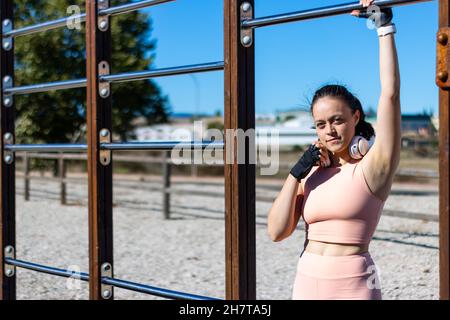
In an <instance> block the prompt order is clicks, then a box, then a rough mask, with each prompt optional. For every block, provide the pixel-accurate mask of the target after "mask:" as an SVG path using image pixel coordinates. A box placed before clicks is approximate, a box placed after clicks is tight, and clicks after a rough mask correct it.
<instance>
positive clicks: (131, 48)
mask: <svg viewBox="0 0 450 320" xmlns="http://www.w3.org/2000/svg"><path fill="white" fill-rule="evenodd" d="M127 2H129V1H118V0H113V1H111V6H115V5H119V4H123V3H127ZM14 5H15V8H14V12H15V17H14V28H20V27H23V26H28V25H32V24H36V23H40V22H44V21H49V20H55V19H59V18H61V17H66V16H70V15H73V14H74V12H73V11H70V12H68V11H67V9H68V7H69V6H71V5H78V6H79V8H80V11H81V12H85V1H67V0H52V1H29V0H17V1H15V2H14ZM110 21H111V32H112V39H113V40H112V43H111V47H112V63H111V73H113V74H114V73H120V72H127V71H139V70H149V69H150V67H151V65H152V62H153V60H154V57H155V56H154V51H155V48H156V43H155V40H153V39H151V36H150V35H151V31H152V27H151V21H150V19H149V17H148V15H147V14H143V13H142V12H132V13H126V14H123V15H118V16H113V17H111V18H110ZM80 26H81V29H80V30H77V29H70V28H68V27H64V28H59V29H56V30H49V31H45V32H41V33H36V34H32V35H27V36H21V37H18V38H17V39H15V43H14V46H15V83H14V85H15V86H21V85H28V84H37V83H46V82H53V81H61V80H70V79H79V78H85V77H86V50H85V49H86V45H85V30H86V29H85V24H84V23H81V24H80ZM112 101H113V108H112V119H113V133H114V134H117V135H119V136H120V137H121V139H122V140H127V139H129V138H133V136H132V134H131V132H132V129H133V127H132V119H134V118H137V117H144V118H145V119H146V120H147V122H148V123H149V124H153V123H163V122H167V114H168V113H169V108H170V107H169V105H168V99H167V97H166V96H163V95H162V94H161V90H160V88H159V87H158V86H157V85H156V84H155V82H154V81H152V80H145V81H136V82H125V83H120V84H113V85H112ZM15 106H16V141H17V142H18V143H55V142H62V143H64V142H79V141H83V140H85V129H84V128H85V124H86V89H85V88H79V89H68V90H58V91H51V92H47V93H34V94H28V95H20V96H16V97H15Z"/></svg>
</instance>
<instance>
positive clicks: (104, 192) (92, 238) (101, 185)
mask: <svg viewBox="0 0 450 320" xmlns="http://www.w3.org/2000/svg"><path fill="white" fill-rule="evenodd" d="M97 3H98V1H96V0H87V1H86V60H87V62H86V63H87V73H86V77H87V104H86V105H87V142H88V143H87V144H88V179H89V182H88V183H89V187H88V188H89V276H90V281H89V295H90V299H94V300H101V299H103V298H102V292H101V287H102V284H101V266H102V264H103V263H109V264H110V265H111V267H112V266H113V265H114V264H113V213H112V196H113V195H112V161H110V162H109V164H108V165H103V164H102V163H101V162H100V131H101V130H102V129H107V130H109V132H110V133H111V132H112V127H111V123H112V122H111V108H112V99H111V93H110V94H109V95H108V97H106V98H103V97H101V96H100V94H99V84H100V83H99V76H98V75H99V65H100V63H101V62H107V63H108V64H109V66H111V28H110V27H108V29H107V30H106V31H100V30H99V28H98V25H97V24H98V14H97V12H98V6H97ZM109 20H110V17H108V25H109V26H110V25H111V24H110V21H109ZM110 299H113V295H112V294H111V298H110Z"/></svg>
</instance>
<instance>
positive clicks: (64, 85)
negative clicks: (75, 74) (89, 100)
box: [3, 79, 86, 95]
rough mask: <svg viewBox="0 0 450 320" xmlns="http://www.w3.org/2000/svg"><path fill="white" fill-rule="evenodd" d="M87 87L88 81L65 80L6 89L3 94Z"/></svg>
mask: <svg viewBox="0 0 450 320" xmlns="http://www.w3.org/2000/svg"><path fill="white" fill-rule="evenodd" d="M83 87H86V79H76V80H65V81H56V82H47V83H40V84H31V85H26V86H20V87H14V88H5V89H4V90H3V92H4V93H5V94H15V95H18V94H27V93H36V92H47V91H51V90H63V89H74V88H83Z"/></svg>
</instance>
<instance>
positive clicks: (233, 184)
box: [224, 0, 256, 300]
mask: <svg viewBox="0 0 450 320" xmlns="http://www.w3.org/2000/svg"><path fill="white" fill-rule="evenodd" d="M243 2H248V3H250V4H251V5H252V6H253V0H251V1H243V0H225V1H224V41H225V43H224V50H225V53H224V64H225V74H224V85H225V98H224V102H225V112H224V113H225V119H224V123H225V130H231V132H232V133H233V134H232V135H231V136H232V138H231V139H230V140H231V141H229V140H228V139H227V138H228V137H229V135H228V134H225V152H224V155H225V159H229V158H231V157H232V158H233V159H232V160H233V161H232V162H233V163H226V161H225V164H224V171H225V172H224V174H225V256H226V299H229V300H255V299H256V244H255V243H256V240H255V237H256V235H255V165H254V164H250V163H249V161H248V159H249V151H251V150H249V145H248V144H246V147H245V153H246V156H245V159H246V163H245V164H238V163H237V150H238V145H237V141H238V140H237V139H235V135H234V133H235V132H236V130H237V129H243V130H244V131H246V130H248V129H254V128H255V90H254V89H255V85H254V84H255V74H254V68H255V58H254V55H255V54H254V46H251V47H248V48H245V47H244V46H242V45H241V41H240V30H241V28H240V6H241V4H242V3H243ZM229 132H230V131H229ZM230 144H231V146H230ZM229 152H231V155H229Z"/></svg>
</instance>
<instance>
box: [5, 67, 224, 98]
mask: <svg viewBox="0 0 450 320" xmlns="http://www.w3.org/2000/svg"><path fill="white" fill-rule="evenodd" d="M223 68H224V63H223V61H218V62H210V63H204V64H192V65H186V66H179V67H171V68H161V69H155V70H146V71H134V72H127V73H118V74H112V75H107V76H100V81H107V82H124V81H135V80H143V79H149V78H156V77H164V76H173V75H181V74H187V73H198V72H208V71H216V70H223ZM86 84H87V81H86V79H75V80H66V81H56V82H48V83H42V84H33V85H26V86H20V87H14V88H5V89H3V92H4V94H15V95H18V94H27V93H36V92H47V91H50V90H62V89H73V88H82V87H86Z"/></svg>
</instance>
